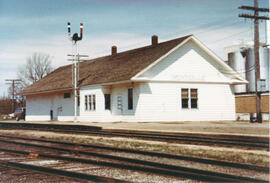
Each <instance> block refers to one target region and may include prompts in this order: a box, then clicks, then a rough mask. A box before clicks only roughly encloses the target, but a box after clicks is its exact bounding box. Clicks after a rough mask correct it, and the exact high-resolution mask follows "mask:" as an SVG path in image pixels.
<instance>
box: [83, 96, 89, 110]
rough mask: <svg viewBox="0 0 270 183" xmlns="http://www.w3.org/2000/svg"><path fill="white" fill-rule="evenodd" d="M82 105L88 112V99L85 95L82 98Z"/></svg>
mask: <svg viewBox="0 0 270 183" xmlns="http://www.w3.org/2000/svg"><path fill="white" fill-rule="evenodd" d="M84 102H85V103H84V104H85V110H88V97H87V95H85V96H84Z"/></svg>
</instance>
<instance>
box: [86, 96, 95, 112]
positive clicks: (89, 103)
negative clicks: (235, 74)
mask: <svg viewBox="0 0 270 183" xmlns="http://www.w3.org/2000/svg"><path fill="white" fill-rule="evenodd" d="M84 97H85V98H84V101H85V110H90V111H95V110H96V95H85V96H84Z"/></svg>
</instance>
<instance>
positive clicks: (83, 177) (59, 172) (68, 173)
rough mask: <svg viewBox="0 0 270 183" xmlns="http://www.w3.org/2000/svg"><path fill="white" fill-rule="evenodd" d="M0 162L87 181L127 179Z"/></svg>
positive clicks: (112, 182)
mask: <svg viewBox="0 0 270 183" xmlns="http://www.w3.org/2000/svg"><path fill="white" fill-rule="evenodd" d="M0 162H1V164H5V165H6V166H11V167H15V168H21V169H26V170H31V171H38V172H42V173H49V174H54V175H61V176H65V177H71V178H76V179H81V180H88V181H95V182H110V183H114V182H126V183H127V181H123V180H120V179H113V178H108V177H102V176H96V175H90V174H83V173H77V172H71V171H65V170H59V169H55V168H47V167H42V166H36V165H29V164H24V163H17V162H12V161H3V160H1V161H0Z"/></svg>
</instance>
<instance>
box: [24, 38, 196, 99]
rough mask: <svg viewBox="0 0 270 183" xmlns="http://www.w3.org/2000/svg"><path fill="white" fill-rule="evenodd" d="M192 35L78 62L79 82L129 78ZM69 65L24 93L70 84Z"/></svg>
mask: <svg viewBox="0 0 270 183" xmlns="http://www.w3.org/2000/svg"><path fill="white" fill-rule="evenodd" d="M190 36H191V35H188V36H185V37H181V38H178V39H174V40H170V41H166V42H162V43H159V44H157V45H153V46H152V45H151V46H146V47H141V48H137V49H133V50H129V51H125V52H121V53H117V54H116V55H109V56H104V57H99V58H96V59H92V60H88V61H83V62H81V63H80V80H79V86H86V85H93V84H103V83H109V82H118V81H126V80H130V79H131V78H132V77H133V76H135V75H136V74H137V73H139V72H140V71H141V70H143V69H144V68H146V67H147V66H149V65H150V64H151V63H153V62H154V61H156V60H157V59H159V58H160V57H161V56H163V55H165V54H166V53H168V52H169V51H170V50H171V49H173V48H174V47H176V46H177V45H178V44H180V43H181V42H183V41H184V40H185V39H187V38H188V37H190ZM71 68H72V65H67V66H62V67H59V68H58V69H56V70H55V71H53V72H52V73H50V74H48V75H47V76H46V77H44V78H42V79H41V80H39V81H37V82H36V83H34V84H33V85H31V86H29V87H27V88H26V89H24V90H23V91H22V92H21V93H22V94H23V95H27V94H31V93H41V92H50V91H57V90H65V89H71V88H72V73H71V72H72V69H71Z"/></svg>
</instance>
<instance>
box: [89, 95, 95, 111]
mask: <svg viewBox="0 0 270 183" xmlns="http://www.w3.org/2000/svg"><path fill="white" fill-rule="evenodd" d="M92 96H93V98H92V103H93V109H92V110H93V111H95V110H96V95H92ZM90 110H91V109H90Z"/></svg>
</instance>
